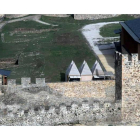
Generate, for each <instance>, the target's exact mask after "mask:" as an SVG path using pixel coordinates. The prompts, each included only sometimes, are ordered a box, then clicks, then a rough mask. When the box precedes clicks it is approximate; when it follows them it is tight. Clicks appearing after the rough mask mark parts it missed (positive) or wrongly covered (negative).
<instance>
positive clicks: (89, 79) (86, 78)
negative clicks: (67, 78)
mask: <svg viewBox="0 0 140 140" xmlns="http://www.w3.org/2000/svg"><path fill="white" fill-rule="evenodd" d="M92 78H93V76H92V75H88V76H85V75H82V76H81V79H80V81H91V80H92Z"/></svg>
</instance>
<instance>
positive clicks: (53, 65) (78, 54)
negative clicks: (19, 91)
mask: <svg viewBox="0 0 140 140" xmlns="http://www.w3.org/2000/svg"><path fill="white" fill-rule="evenodd" d="M132 18H133V17H131V16H128V15H121V16H119V17H114V18H109V19H100V20H94V21H88V20H82V21H78V20H74V19H73V18H72V17H66V18H59V17H46V16H42V17H41V20H42V21H44V22H48V23H52V24H54V25H58V26H51V25H49V26H48V25H43V24H40V23H37V22H35V21H19V22H14V23H9V24H7V25H6V26H4V28H3V29H2V31H1V40H0V50H1V51H0V59H7V58H11V59H12V58H15V59H17V58H18V56H19V55H20V57H19V65H18V66H11V65H9V67H7V68H5V69H8V70H12V73H11V75H10V77H9V79H12V78H13V79H16V80H17V82H18V83H20V79H21V77H31V78H32V82H34V81H35V78H37V77H40V78H41V77H42V78H46V82H57V81H58V82H59V81H64V76H65V75H64V74H65V71H66V69H67V67H68V65H69V64H70V62H71V61H72V60H74V61H75V63H76V65H77V66H78V68H79V67H80V65H81V64H82V62H83V60H86V61H87V63H88V64H89V67H91V66H92V65H93V64H94V62H95V56H94V54H93V52H92V51H91V50H90V49H89V46H88V44H87V42H86V40H85V39H84V38H83V36H82V34H81V31H80V29H81V28H82V27H83V26H84V25H86V24H90V23H97V22H105V21H116V20H128V19H132Z"/></svg>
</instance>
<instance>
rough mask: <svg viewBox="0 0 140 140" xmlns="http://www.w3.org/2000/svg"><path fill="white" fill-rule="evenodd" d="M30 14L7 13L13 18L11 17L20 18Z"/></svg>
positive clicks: (8, 16) (6, 15)
mask: <svg viewBox="0 0 140 140" xmlns="http://www.w3.org/2000/svg"><path fill="white" fill-rule="evenodd" d="M28 15H29V14H5V17H6V18H9V19H11V18H20V17H24V16H28Z"/></svg>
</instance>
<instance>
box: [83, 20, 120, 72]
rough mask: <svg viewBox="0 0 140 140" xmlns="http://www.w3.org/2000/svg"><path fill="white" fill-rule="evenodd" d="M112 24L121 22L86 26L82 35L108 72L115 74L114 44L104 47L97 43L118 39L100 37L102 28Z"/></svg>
mask: <svg viewBox="0 0 140 140" xmlns="http://www.w3.org/2000/svg"><path fill="white" fill-rule="evenodd" d="M112 23H119V21H116V22H103V23H96V24H89V25H86V26H84V27H83V28H82V34H83V35H84V37H85V38H86V40H87V41H88V42H89V44H90V47H91V48H92V50H93V51H94V53H95V54H96V55H97V57H98V58H99V60H100V61H101V63H102V65H103V66H104V68H105V69H106V71H112V72H113V73H114V53H115V46H114V43H112V44H104V45H99V44H98V43H97V42H98V41H99V40H100V39H113V38H116V37H111V38H108V37H107V38H103V37H102V36H101V35H100V28H101V27H102V26H104V25H107V24H112Z"/></svg>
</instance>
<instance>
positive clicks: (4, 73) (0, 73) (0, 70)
mask: <svg viewBox="0 0 140 140" xmlns="http://www.w3.org/2000/svg"><path fill="white" fill-rule="evenodd" d="M10 73H11V71H10V70H3V69H0V75H5V76H9V75H10Z"/></svg>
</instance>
